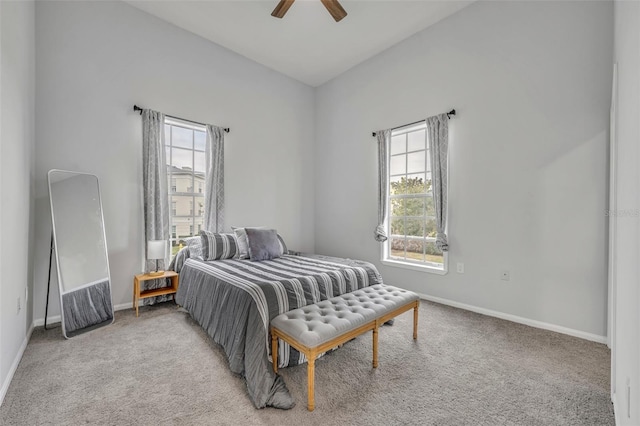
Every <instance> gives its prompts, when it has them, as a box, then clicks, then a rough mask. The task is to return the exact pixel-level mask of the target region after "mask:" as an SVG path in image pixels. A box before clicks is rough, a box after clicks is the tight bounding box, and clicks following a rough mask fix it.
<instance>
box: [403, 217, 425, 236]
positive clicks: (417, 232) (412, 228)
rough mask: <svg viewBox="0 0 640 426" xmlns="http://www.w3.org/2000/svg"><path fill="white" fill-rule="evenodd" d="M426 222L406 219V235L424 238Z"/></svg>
mask: <svg viewBox="0 0 640 426" xmlns="http://www.w3.org/2000/svg"><path fill="white" fill-rule="evenodd" d="M424 225H425V224H424V220H422V219H405V235H408V236H413V237H422V236H423V235H424Z"/></svg>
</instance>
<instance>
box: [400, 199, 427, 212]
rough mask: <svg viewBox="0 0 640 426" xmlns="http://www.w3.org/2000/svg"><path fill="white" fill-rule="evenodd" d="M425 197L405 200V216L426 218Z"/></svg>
mask: <svg viewBox="0 0 640 426" xmlns="http://www.w3.org/2000/svg"><path fill="white" fill-rule="evenodd" d="M425 202H426V198H425V197H420V198H417V197H416V198H407V199H405V202H404V206H405V215H407V216H424V205H425Z"/></svg>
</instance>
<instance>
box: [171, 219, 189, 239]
mask: <svg viewBox="0 0 640 426" xmlns="http://www.w3.org/2000/svg"><path fill="white" fill-rule="evenodd" d="M172 223H173V226H175V227H176V238H177V239H178V241H179V240H183V239H185V238H187V237H191V236H192V232H191V231H192V228H193V218H190V217H174V218H173V222H172Z"/></svg>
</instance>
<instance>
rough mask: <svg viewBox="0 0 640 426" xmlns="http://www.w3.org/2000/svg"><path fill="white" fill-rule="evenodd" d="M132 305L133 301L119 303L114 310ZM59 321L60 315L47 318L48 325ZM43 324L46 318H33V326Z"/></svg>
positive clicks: (129, 307) (120, 309)
mask: <svg viewBox="0 0 640 426" xmlns="http://www.w3.org/2000/svg"><path fill="white" fill-rule="evenodd" d="M131 306H132V305H131V303H121V304H119V305H114V306H113V310H114V311H122V310H124V309H131ZM58 322H60V315H54V316H51V317H49V318H47V325H48V324H55V323H58ZM43 325H44V318H38V319H35V320H33V325H32V327H33V326H35V327H41V326H43Z"/></svg>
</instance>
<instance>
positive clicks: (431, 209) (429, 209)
mask: <svg viewBox="0 0 640 426" xmlns="http://www.w3.org/2000/svg"><path fill="white" fill-rule="evenodd" d="M426 203H427V216H435V214H436V208H435V205H434V204H433V197H427V198H426Z"/></svg>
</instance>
